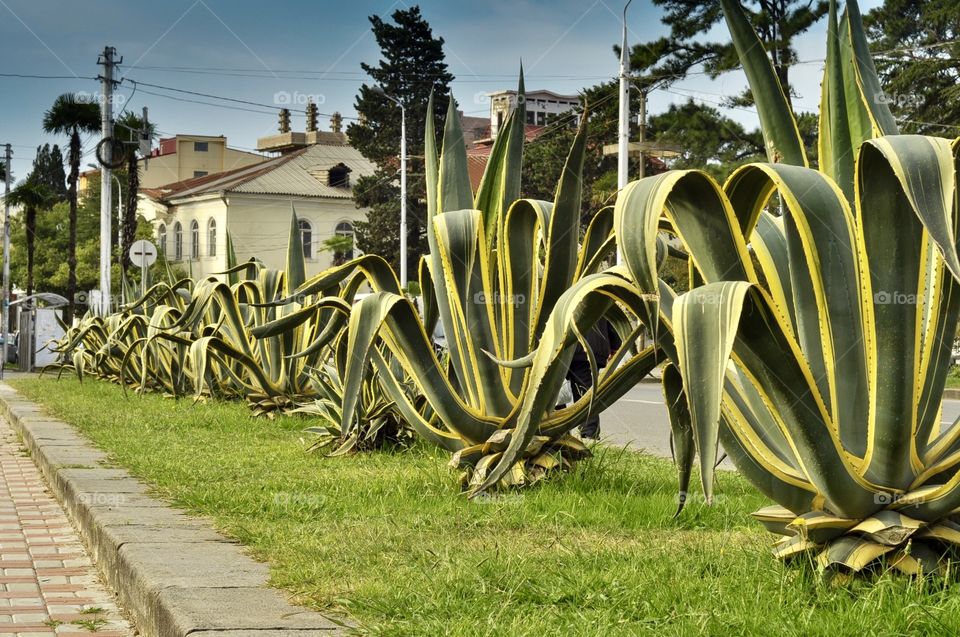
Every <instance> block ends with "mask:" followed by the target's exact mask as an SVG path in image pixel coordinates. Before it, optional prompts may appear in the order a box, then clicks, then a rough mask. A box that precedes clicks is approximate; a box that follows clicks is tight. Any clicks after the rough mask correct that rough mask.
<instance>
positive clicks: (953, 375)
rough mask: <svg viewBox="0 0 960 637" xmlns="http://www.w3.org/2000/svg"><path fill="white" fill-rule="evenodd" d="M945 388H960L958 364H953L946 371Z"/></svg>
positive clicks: (959, 366)
mask: <svg viewBox="0 0 960 637" xmlns="http://www.w3.org/2000/svg"><path fill="white" fill-rule="evenodd" d="M947 388H949V389H960V365H954V366H953V367H951V368H950V371H949V372H947Z"/></svg>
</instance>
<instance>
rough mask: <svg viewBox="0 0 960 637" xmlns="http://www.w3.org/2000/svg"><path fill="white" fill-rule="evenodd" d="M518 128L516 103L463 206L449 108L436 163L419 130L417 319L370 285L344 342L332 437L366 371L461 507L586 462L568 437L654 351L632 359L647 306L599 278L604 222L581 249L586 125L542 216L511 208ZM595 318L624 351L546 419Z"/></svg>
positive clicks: (466, 185) (463, 169)
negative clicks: (424, 251)
mask: <svg viewBox="0 0 960 637" xmlns="http://www.w3.org/2000/svg"><path fill="white" fill-rule="evenodd" d="M519 93H520V94H523V78H522V73H521V79H520V87H519ZM427 112H428V113H432V112H433V111H432V108H428V109H427ZM523 122H524V107H523V102H522V100H520V103H519V106H518V108H517V109H516V110H515V111H514V112H513V113H512V114H511V116H510V117H509V118H508V120H507V122H506V124H505V125H504V127H503V129H502V131H501V133H500V135H499V136H498V137H497V141H496V143H495V144H494V147H493V149H492V153H491V156H490V160H489V162H488V165H487V168H486V171H485V174H484V177H483V180H482V182H481V185H480V187H479V190H478V192H477V193H476V195H475V196H474V194H473V193H472V192H471V189H470V182H469V179H468V175H467V160H466V149H465V146H464V144H463V135H462V132H461V130H460V125H459V119H458V117H457V115H456V109H455V106H454V104H453V102H452V101H451V103H450V107H449V109H448V113H447V117H446V122H445V128H444V134H443V147H442V151H443V152H442V154H441V155H439V156H438V154H437V150H436V144H435V137H434V124H433V121H432V119H428V121H427V125H426V136H425V152H426V161H425V164H426V173H427V180H426V182H427V200H428V215H429V219H428V222H427V234H428V240H429V246H430V253H429V254H428V255H427V256H426V257H424V258H423V259H422V261H421V263H420V268H419V279H420V280H419V283H420V289H421V290H423V298H422V303H421V307H420V308H418V307H417V306H416V305H415V304H414V303H413V301H412V300H410V299H408V298H407V297H405V296H404V295H402V294H400V293H399V291H398V290H397V289H396V287H395V280H393V281H387V282H388V283H390V285H391V286H393V288H392V289H385V288H384V287H383V285H381V284H379V283H378V282H376V281H372V282H371V287H372V288H373V290H374V293H373V294H371V295H370V296H368V297H366V298H364V299H363V300H362V301H360V302H359V303H358V304H357V305H356V306H355V307H354V308H353V309H352V311H351V312H350V322H349V327H348V332H347V346H346V351H347V353H348V357H347V359H346V365H345V368H344V376H343V404H342V406H341V411H340V413H341V418H342V425H341V427H342V431H343V432H345V433H346V434H347V435H350V434H351V433H352V432H354V431H355V430H356V427H357V423H356V421H355V418H356V416H357V413H358V411H359V409H360V402H361V396H362V393H361V387H362V384H363V381H364V378H365V376H366V374H367V373H368V372H367V370H368V369H369V367H370V365H372V366H373V368H374V369H376V370H377V372H378V373H379V377H380V381H381V383H382V384H383V386H384V388H385V389H386V390H387V392H388V393H389V394H390V397H391V398H392V399H393V401H394V402H395V404H396V407H397V409H398V410H399V411H400V412H401V413H402V414H403V416H404V417H405V418H406V419H407V421H408V422H409V423H410V424H411V425H412V426H413V427H414V428H415V429H416V430H417V432H418V433H420V435H421V436H423V437H424V438H425V439H427V440H428V441H431V442H433V443H435V444H437V445H440V446H441V447H444V448H446V449H448V450H450V451H452V452H454V454H455V455H454V457H453V462H452V464H454V465H455V466H459V467H461V468H462V469H464V474H463V476H464V479H465V480H466V481H468V482H469V485H470V487H471V489H472V493H474V494H476V493H479V492H481V491H484V490H486V489H489V488H491V487H494V486H496V485H500V486H504V485H519V484H524V483H528V482H530V481H533V480H535V479H536V478H537V477H539V476H540V475H542V474H543V473H544V472H546V471H548V470H550V469H553V468H558V467H568V466H570V463H571V462H573V461H574V460H576V459H577V458H579V457H582V456H584V455H585V454H587V453H588V450H587V448H586V447H585V446H584V445H583V444H582V443H581V442H580V441H579V440H578V439H576V438H574V437H573V436H572V435H570V434H569V432H570V430H571V429H573V428H574V427H576V426H577V425H579V424H581V423H582V422H584V421H585V420H586V419H587V418H588V416H589V414H590V413H591V412H594V413H595V412H597V411H599V410H602V409H603V408H605V407H606V406H607V405H609V404H611V403H613V402H614V401H615V400H617V398H619V397H620V396H621V395H622V394H623V393H624V392H626V391H627V390H628V389H629V388H630V387H631V386H632V385H633V384H634V383H635V382H636V381H637V380H638V379H639V378H640V377H642V376H643V375H645V374H647V373H648V372H649V371H650V370H651V369H652V368H653V367H654V366H655V365H656V362H657V356H658V350H657V349H656V348H655V347H653V346H651V347H648V348H646V349H644V350H642V351H640V352H636V351H634V346H633V341H635V340H636V338H635V337H636V335H637V333H638V330H639V327H638V325H639V322H640V321H641V320H644V319H650V318H651V317H654V318H655V314H656V312H655V309H653V308H655V306H656V302H655V300H654V299H652V298H651V297H649V296H644V295H640V294H638V293H637V292H636V289H635V287H633V286H632V285H631V284H630V282H629V281H628V280H627V278H626V273H625V271H624V270H623V269H622V268H620V269H618V270H617V271H616V272H614V273H606V274H601V273H600V272H599V271H600V270H601V268H602V267H603V266H604V265H605V261H606V260H607V259H608V257H610V255H611V254H612V252H613V249H614V247H615V246H614V239H613V237H612V227H613V210H612V208H605V209H603V210H600V211H599V212H598V213H597V214H596V215H595V216H594V217H593V219H592V220H591V222H590V223H589V225H588V226H587V227H586V230H585V232H584V233H583V234H581V223H580V197H581V189H580V178H581V170H582V166H583V157H584V146H585V143H586V129H587V117H584V118H583V121H582V122H581V125H580V129H579V131H578V133H577V135H576V138H575V141H574V143H573V146H572V148H571V150H570V154H569V156H568V158H567V161H566V165H565V167H564V170H563V174H562V176H561V179H560V182H559V184H558V186H557V189H556V197H555V199H554V201H553V202H547V201H536V200H529V199H518V197H519V192H520V164H521V158H522V145H523ZM351 267H353V266H352V265H351V264H349V263H348V264H345V265H344V266H343V268H344V269H345V270H349V269H350V268H351ZM331 276H332V273H329V272H328V273H324V274H321V275H319V276H318V277H317V278H316V280H314V281H311V282H307V283H306V284H305V285H304V286H303V287H301V288H300V289H299V290H298V292H299V293H308V294H310V293H314V292H315V290H316V289H317V287H318V286H321V285H325V284H327V281H328V280H329V278H330V277H331ZM614 299H616V300H617V301H618V303H615V302H614ZM601 317H606V318H608V319H609V320H610V321H611V322H612V323H613V324H614V325H615V327H616V328H617V329H618V331H619V332H620V334H621V336H622V337H623V340H624V343H625V345H624V347H622V348H621V351H620V352H618V353H617V355H616V356H615V360H614V364H611V365H610V366H609V367H607V369H606V370H605V371H604V372H603V374H601V375H599V378H597V374H594V378H597V383H596V386H595V387H594V388H593V389H592V391H590V392H588V393H587V394H586V395H585V396H583V397H582V398H581V399H580V400H579V401H577V402H576V403H574V404H573V405H571V406H569V407H567V408H562V409H555V407H556V405H555V403H556V398H557V395H558V392H559V389H560V386H561V384H562V382H563V379H564V375H565V373H566V370H567V367H568V366H569V362H570V359H571V357H572V355H573V353H574V350H575V347H576V345H577V343H578V342H583V341H584V339H583V336H582V335H583V334H585V333H586V329H587V328H588V327H589V326H590V325H592V324H593V323H595V322H596V321H597V320H599V319H600V318H601ZM438 321H439V323H440V324H441V325H442V327H443V332H444V335H445V337H446V341H447V347H448V357H447V358H446V360H444V361H441V360H440V358H438V356H437V354H436V352H435V350H434V347H433V343H432V342H431V338H430V335H432V334H433V330H434V327H435V325H436V324H437V322H438ZM381 345H382V346H383V347H386V349H387V350H388V351H389V352H390V353H391V354H392V356H393V357H394V358H395V359H396V361H397V362H398V363H399V365H400V366H401V367H402V368H403V371H404V375H405V376H406V377H409V379H410V380H411V382H412V383H413V384H414V386H415V387H416V389H417V391H418V393H420V394H422V395H423V396H424V398H425V400H426V402H427V404H428V405H429V407H430V410H431V411H432V414H433V417H432V418H430V419H427V418H424V417H423V416H422V415H421V413H420V412H419V410H418V409H416V407H415V405H413V404H412V403H411V401H410V400H409V397H408V395H407V393H406V392H405V391H404V390H403V385H402V382H401V381H402V380H403V379H402V378H400V377H399V376H398V375H397V374H396V372H395V371H393V370H391V369H390V366H389V365H388V364H387V362H386V360H385V357H384V355H383V353H382V351H381ZM586 349H587V350H588V351H589V348H588V347H587V348H586ZM619 363H622V364H619ZM601 365H602V362H601ZM593 366H594V369H596V368H597V364H596V361H593Z"/></svg>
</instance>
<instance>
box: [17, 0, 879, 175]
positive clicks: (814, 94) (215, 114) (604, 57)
mask: <svg viewBox="0 0 960 637" xmlns="http://www.w3.org/2000/svg"><path fill="white" fill-rule="evenodd" d="M879 3H880V0H864V1H863V2H861V9H862V10H863V11H864V12H866V11H867V10H869V9H870V8H872V7H874V6H877V5H878V4H879ZM407 6H409V5H408V4H406V3H405V2H403V1H393V2H386V1H384V2H367V1H362V0H357V1H354V2H343V1H338V2H330V1H326V0H324V1H314V2H307V1H286V2H285V1H281V0H275V1H273V2H268V3H264V2H260V1H253V0H167V1H164V2H158V1H154V2H144V1H142V0H128V1H127V2H116V1H114V2H106V1H104V0H86V1H84V2H77V1H76V0H71V1H63V0H0V55H2V58H0V59H3V60H4V61H5V64H4V65H3V69H2V71H0V72H4V73H21V74H35V75H62V76H69V77H70V78H73V77H74V76H96V75H97V74H98V72H99V71H100V67H98V66H96V60H97V54H98V53H99V52H100V51H101V50H102V49H103V46H104V45H105V44H112V45H113V46H115V47H116V48H117V50H118V53H119V54H120V55H122V56H123V61H124V66H123V67H122V71H121V72H122V73H124V74H127V75H128V76H129V77H130V78H132V79H135V80H138V81H141V82H148V83H151V84H157V85H162V86H166V87H174V88H178V89H182V90H187V91H196V92H202V93H209V94H214V95H218V96H226V97H232V98H236V99H240V100H248V101H251V102H256V103H260V104H267V105H270V104H274V103H276V100H277V99H278V95H279V96H280V97H279V99H283V98H284V96H286V95H289V96H290V100H291V101H302V100H303V99H305V96H306V95H313V96H316V99H315V101H317V102H318V104H319V110H320V112H321V113H331V112H333V111H340V112H341V113H343V115H344V116H345V117H351V116H354V115H355V112H354V110H353V100H354V95H355V94H356V92H357V89H358V87H359V86H360V84H361V83H362V82H363V81H364V79H365V76H364V74H363V72H362V70H361V69H360V63H361V62H368V63H375V62H376V61H377V59H378V53H379V51H378V49H377V46H376V43H375V42H374V39H373V36H372V34H371V32H370V24H369V22H368V20H367V17H368V16H369V15H371V14H374V13H376V14H380V15H382V16H384V17H386V16H389V14H390V13H392V12H393V11H395V10H396V9H398V8H406V7H407ZM420 6H421V10H422V12H423V14H424V16H425V17H426V19H427V20H428V21H429V22H430V24H431V26H432V27H433V30H434V33H435V34H436V35H440V36H442V37H443V38H445V40H446V44H445V52H446V56H447V63H448V64H449V67H450V71H451V72H452V73H453V74H454V75H455V76H456V78H457V79H456V81H455V82H454V84H453V91H454V95H455V97H456V98H457V100H458V102H459V104H460V107H461V109H462V110H464V111H465V112H466V113H468V114H471V115H478V116H483V115H485V114H486V113H487V104H486V102H485V101H484V98H483V95H484V94H485V93H486V92H488V91H493V90H497V89H501V88H511V87H513V86H514V84H515V81H516V80H515V79H514V76H515V74H516V71H517V68H518V66H519V61H520V60H521V59H522V60H523V63H524V68H525V72H526V75H527V86H528V88H531V89H533V88H549V89H552V90H554V91H557V92H568V93H576V92H577V90H578V89H580V88H582V87H584V86H590V85H593V84H596V83H598V82H599V81H601V80H602V79H604V78H608V77H612V76H614V75H616V72H617V60H616V58H615V57H614V55H613V53H612V49H611V47H612V45H613V44H614V43H615V42H617V41H619V38H620V12H621V11H622V6H623V4H622V2H617V1H614V0H554V1H551V2H547V1H545V0H484V1H482V2H480V1H439V0H427V1H424V2H421V3H420ZM659 18H660V10H659V9H657V8H656V7H654V6H652V4H651V3H650V2H645V1H644V0H635V1H634V2H633V4H632V5H631V6H630V10H629V13H628V28H629V39H630V41H631V42H633V43H635V42H639V41H647V40H652V39H654V38H656V37H659V36H660V35H662V34H664V33H665V31H666V29H665V27H664V26H663V25H662V24H661V23H660V20H659ZM825 22H826V21H825V20H821V22H820V23H818V24H817V25H816V26H815V27H814V28H813V29H811V31H809V32H808V33H807V34H805V36H804V37H803V38H801V39H800V40H799V41H798V42H797V47H798V50H799V56H800V59H801V60H813V62H810V63H806V64H802V65H800V66H798V67H796V68H795V69H794V70H793V71H792V75H791V79H792V80H793V81H794V83H795V84H794V85H795V87H796V89H797V90H798V91H799V92H800V98H799V99H798V100H796V104H797V106H798V107H799V108H800V109H801V110H804V109H805V110H813V109H815V107H816V103H817V100H818V93H819V80H820V73H821V68H822V65H821V63H820V62H819V61H817V60H819V59H822V58H823V56H824V37H825V30H826V26H825ZM721 28H722V27H721ZM718 33H719V29H718ZM151 67H162V68H151ZM173 67H179V68H180V70H172V69H173ZM744 84H745V82H744V78H743V76H742V74H741V73H740V72H739V71H735V72H731V73H728V74H725V75H723V76H721V77H720V78H718V79H717V80H716V81H710V80H708V79H707V78H705V77H703V76H692V77H690V78H688V79H687V80H684V81H682V82H680V83H678V84H677V85H676V86H675V87H674V88H673V89H672V92H670V93H665V92H659V93H657V94H655V95H653V96H652V97H651V101H650V107H649V108H650V112H651V113H656V112H658V111H662V110H664V109H665V108H667V106H668V105H669V104H670V103H671V102H672V101H685V100H686V99H687V97H688V96H691V95H692V96H694V97H695V98H696V99H699V100H701V101H703V102H706V103H711V102H718V101H719V100H720V99H721V98H722V96H723V95H724V94H731V93H736V92H737V91H739V90H740V89H741V88H742V87H743V86H744ZM97 90H98V85H97V83H96V82H93V81H91V80H78V79H58V80H52V79H21V78H9V77H0V96H2V97H0V143H5V142H9V143H11V144H14V155H15V161H14V164H13V168H14V172H15V174H16V175H17V176H19V177H22V176H23V175H24V174H25V173H26V171H27V170H29V167H30V161H31V160H32V158H33V155H34V148H35V147H36V145H37V144H40V143H44V142H47V141H50V142H62V141H63V140H58V139H56V138H53V137H49V136H46V135H45V134H44V133H43V131H42V130H41V127H40V122H41V119H42V116H43V111H44V110H45V109H46V108H47V107H48V106H49V105H50V104H51V103H52V102H53V100H54V98H55V97H56V96H57V95H58V94H60V93H62V92H66V91H85V92H87V93H93V92H95V91H97ZM147 91H151V92H154V93H160V94H163V95H167V96H173V97H176V98H180V99H193V100H199V101H205V102H213V103H217V104H220V105H221V106H220V107H217V106H209V105H205V104H197V103H193V102H184V101H178V100H175V99H171V98H170V97H161V96H159V95H152V94H148V93H147ZM120 94H121V95H122V96H123V97H121V98H119V99H118V103H121V104H122V105H123V106H124V107H127V108H130V109H131V110H134V111H136V112H139V111H140V109H141V108H142V107H143V106H148V107H149V108H150V116H151V120H153V121H154V122H156V124H157V127H158V129H159V130H160V132H161V134H163V136H167V135H169V134H173V133H193V134H207V135H221V134H222V135H226V136H227V137H228V140H229V143H230V145H231V146H237V147H242V148H252V147H254V146H255V145H256V139H257V138H258V137H261V136H263V135H266V134H270V133H272V132H274V131H275V130H276V120H277V117H276V114H275V111H272V110H270V109H267V108H261V107H256V106H249V105H241V104H236V103H228V102H221V101H219V100H211V99H207V98H203V97H198V96H191V95H189V94H184V93H179V94H178V93H173V92H171V91H168V90H162V89H155V88H150V87H146V86H142V85H141V86H140V87H139V88H138V89H137V90H136V91H135V92H134V91H133V86H132V85H130V84H129V83H126V84H124V85H122V86H121V87H120ZM121 100H122V102H121ZM224 106H229V108H224ZM240 108H249V109H251V110H253V111H258V112H250V111H247V110H239V109H240ZM727 114H728V115H729V116H731V117H734V118H735V119H737V120H739V121H741V122H743V123H744V124H745V125H747V126H755V125H756V115H755V114H754V113H752V112H750V111H745V110H729V111H727ZM321 127H322V128H326V127H327V121H326V118H325V117H322V118H321ZM293 128H294V130H302V129H303V120H302V117H300V118H297V117H296V116H295V117H294V121H293ZM90 146H92V144H91V143H88V144H87V145H86V147H87V148H89V147H90ZM85 161H87V160H85Z"/></svg>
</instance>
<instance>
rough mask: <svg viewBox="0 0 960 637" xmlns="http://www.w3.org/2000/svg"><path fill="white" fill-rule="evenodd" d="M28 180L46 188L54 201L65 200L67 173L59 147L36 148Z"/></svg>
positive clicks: (46, 145)
mask: <svg viewBox="0 0 960 637" xmlns="http://www.w3.org/2000/svg"><path fill="white" fill-rule="evenodd" d="M29 179H30V181H31V182H33V183H35V184H39V185H41V186H43V187H44V188H46V189H47V191H48V192H49V193H50V194H51V195H52V196H53V197H54V198H55V200H56V201H66V200H67V173H66V170H65V169H64V167H63V153H61V152H60V147H59V146H57V145H56V144H54V145H53V147H51V146H50V144H44V145H43V146H37V156H36V157H35V158H34V160H33V169H32V170H31V172H30V177H29Z"/></svg>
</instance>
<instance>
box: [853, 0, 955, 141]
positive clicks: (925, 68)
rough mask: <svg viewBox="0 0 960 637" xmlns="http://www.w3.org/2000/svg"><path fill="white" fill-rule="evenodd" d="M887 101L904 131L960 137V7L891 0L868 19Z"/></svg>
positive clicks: (940, 1) (951, 2)
mask: <svg viewBox="0 0 960 637" xmlns="http://www.w3.org/2000/svg"><path fill="white" fill-rule="evenodd" d="M865 23H866V26H867V36H868V38H869V39H870V41H871V42H870V48H871V49H873V50H874V51H875V52H876V53H875V55H874V62H875V64H876V66H877V73H878V74H879V76H880V81H881V83H882V84H883V89H884V94H883V95H880V96H873V98H874V99H883V100H885V101H886V102H887V103H888V104H889V105H890V109H891V110H892V111H893V113H894V115H895V116H897V118H898V119H899V120H900V122H901V123H900V130H901V132H904V133H920V134H924V135H937V136H940V137H955V136H957V135H960V7H958V6H957V2H956V0H885V1H884V3H883V5H881V6H879V7H877V8H876V9H873V10H872V11H870V12H869V13H868V14H867V15H866V17H865Z"/></svg>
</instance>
